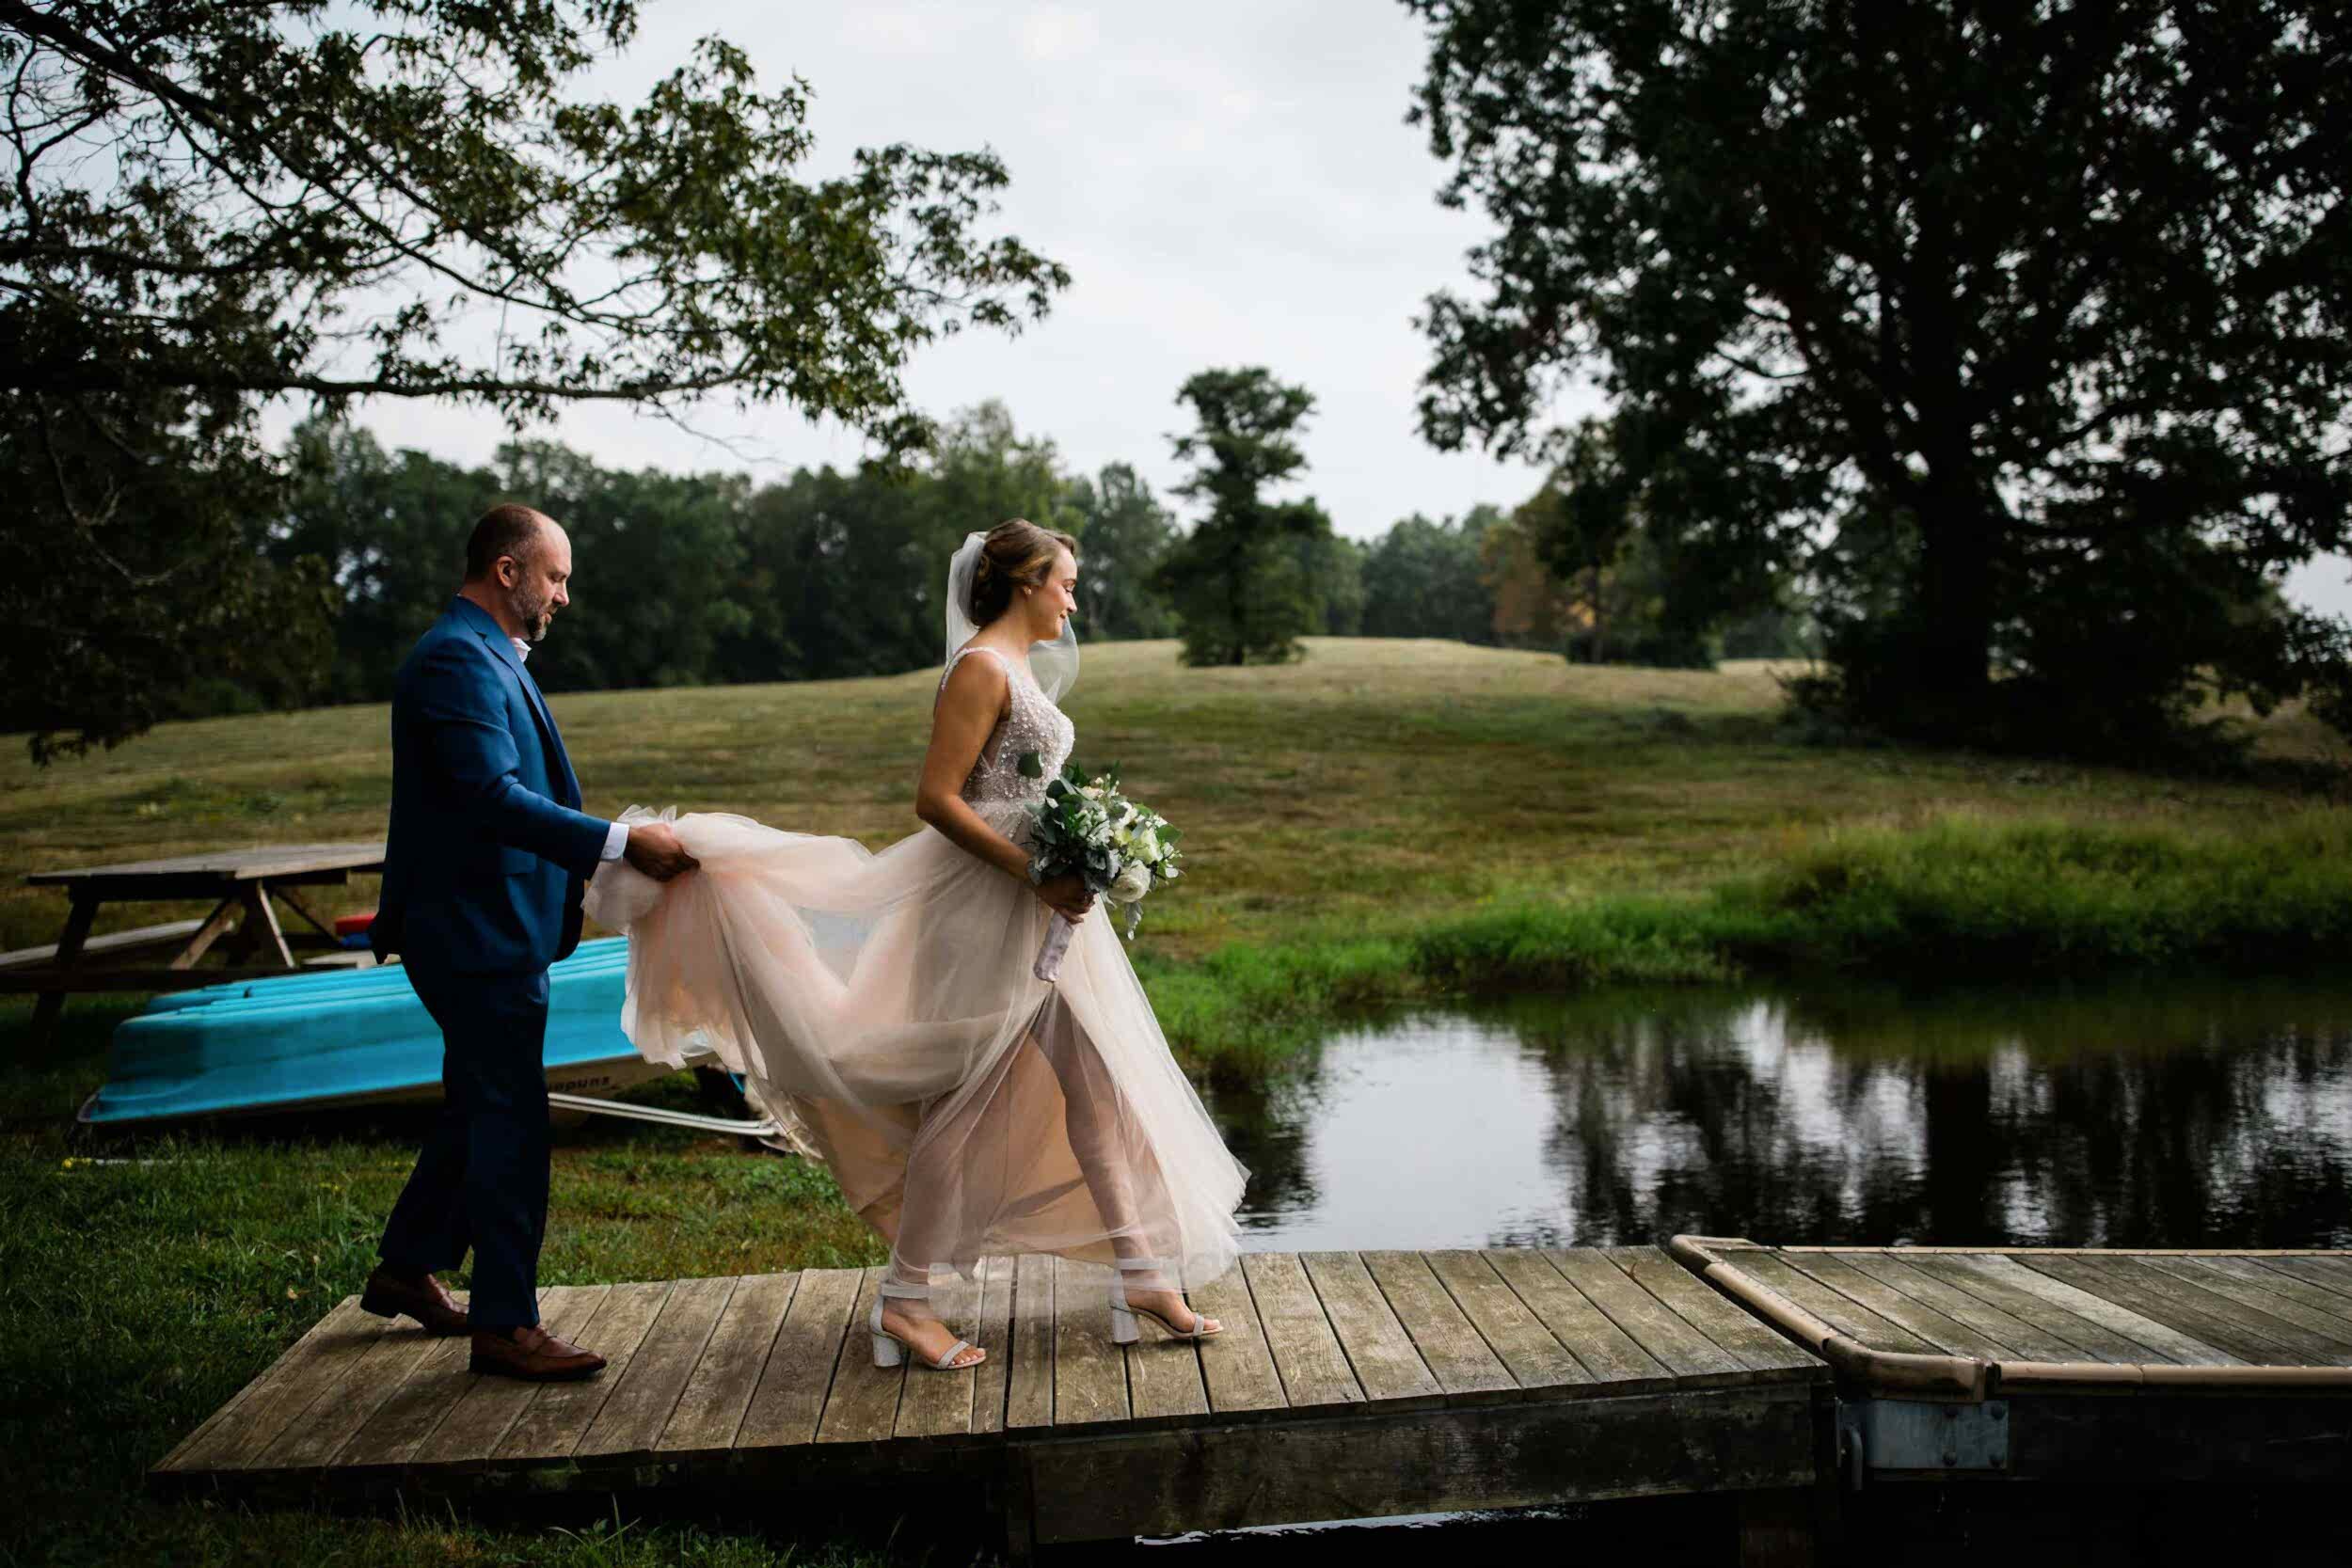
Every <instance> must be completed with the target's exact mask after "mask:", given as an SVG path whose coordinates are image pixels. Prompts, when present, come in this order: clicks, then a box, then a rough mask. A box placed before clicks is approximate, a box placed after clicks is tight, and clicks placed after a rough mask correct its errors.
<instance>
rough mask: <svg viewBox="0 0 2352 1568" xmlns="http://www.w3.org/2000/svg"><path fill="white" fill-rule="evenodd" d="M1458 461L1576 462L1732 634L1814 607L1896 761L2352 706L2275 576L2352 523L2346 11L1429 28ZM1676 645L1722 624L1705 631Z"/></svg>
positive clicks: (2203, 3) (1968, 3)
mask: <svg viewBox="0 0 2352 1568" xmlns="http://www.w3.org/2000/svg"><path fill="white" fill-rule="evenodd" d="M1406 4H1407V5H1408V7H1409V8H1411V9H1412V10H1413V11H1414V12H1415V13H1417V14H1418V15H1419V16H1420V17H1421V18H1422V20H1423V21H1424V22H1425V24H1426V25H1427V28H1428V33H1429V40H1430V55H1429V63H1428V72H1427V76H1426V79H1425V81H1424V83H1423V85H1422V89H1421V93H1420V98H1419V103H1418V107H1417V110H1416V114H1417V117H1418V118H1419V119H1421V120H1422V122H1423V123H1425V125H1426V126H1427V128H1428V132H1429V135H1430V141H1431V145H1432V147H1433V148H1434V150H1436V151H1437V153H1438V156H1439V157H1440V158H1442V159H1444V160H1446V161H1448V162H1449V163H1450V164H1451V165H1452V166H1453V173H1452V176H1451V178H1450V180H1449V182H1448V183H1447V185H1446V186H1445V189H1444V193H1443V194H1444V199H1446V200H1447V201H1449V202H1451V203H1453V204H1455V205H1463V206H1474V207H1476V208H1478V209H1479V210H1481V211H1482V212H1484V213H1485V214H1486V215H1487V216H1488V217H1489V218H1491V219H1492V220H1493V221H1494V222H1495V223H1496V224H1497V225H1498V226H1499V230H1500V232H1499V233H1498V234H1497V236H1496V237H1495V238H1494V239H1493V240H1492V241H1490V242H1489V243H1487V244H1485V245H1481V246H1480V247H1478V248H1477V249H1476V250H1475V251H1474V252H1473V253H1472V255H1471V257H1470V266H1471V272H1472V275H1473V277H1474V280H1475V282H1474V287H1473V288H1472V289H1471V290H1470V292H1468V293H1463V294H1457V293H1441V294H1438V295H1437V296H1434V297H1433V298H1432V300H1431V301H1430V305H1429V309H1428V311H1427V314H1426V316H1425V317H1424V319H1423V323H1422V325H1423V327H1424V330H1425V332H1426V334H1427V336H1428V339H1429V341H1430V343H1431V346H1432V350H1433V360H1432V365H1431V369H1430V372H1429V375H1428V379H1427V383H1426V388H1425V395H1424V397H1423V400H1422V427H1423V430H1424V432H1425V434H1426V435H1427V436H1429V437H1430V438H1431V439H1432V440H1433V441H1435V442H1437V443H1438V444H1439V445H1440V446H1445V447H1456V446H1462V445H1466V444H1471V443H1480V444H1484V445H1486V446H1488V447H1490V448H1494V449H1498V450H1502V451H1514V452H1520V453H1540V454H1542V455H1545V456H1547V457H1552V458H1559V457H1562V456H1564V455H1566V454H1567V453H1568V452H1569V451H1570V450H1571V448H1572V446H1573V444H1574V440H1575V433H1574V432H1572V431H1566V430H1561V429H1558V428H1556V427H1554V426H1553V425H1552V424H1551V422H1550V409H1551V407H1552V405H1553V404H1554V401H1555V399H1556V398H1557V396H1558V395H1559V394H1560V393H1561V392H1562V391H1563V390H1564V389H1565V388H1567V387H1568V386H1569V385H1571V384H1572V383H1574V382H1576V381H1578V380H1579V379H1589V380H1591V381H1592V382H1594V383H1597V385H1598V387H1599V388H1601V389H1602V390H1603V391H1604V392H1605V393H1606V394H1607V395H1608V397H1609V398H1610V399H1611V401H1612V404H1613V412H1612V414H1611V415H1610V417H1609V419H1608V420H1607V424H1608V429H1607V430H1606V432H1605V433H1604V434H1605V435H1606V437H1607V439H1606V441H1605V443H1603V445H1602V448H1601V450H1602V451H1603V452H1604V454H1605V457H1606V459H1607V463H1608V464H1609V465H1610V466H1611V467H1610V468H1609V470H1608V471H1606V472H1603V473H1599V474H1597V475H1592V476H1587V477H1588V480H1589V482H1590V483H1592V484H1594V485H1595V486H1597V492H1598V493H1599V494H1601V495H1602V496H1604V497H1613V504H1614V505H1617V506H1618V507H1620V508H1621V509H1622V508H1633V509H1634V510H1633V511H1632V512H1630V513H1629V515H1633V516H1635V517H1637V518H1638V520H1639V525H1640V526H1641V527H1642V528H1643V529H1645V530H1646V531H1650V532H1651V534H1652V535H1653V542H1654V544H1655V546H1656V547H1655V550H1654V555H1655V559H1656V560H1657V561H1658V562H1660V564H1661V567H1662V569H1663V570H1664V572H1665V574H1666V579H1667V591H1668V593H1669V594H1670V596H1680V597H1683V598H1685V599H1700V600H1708V599H1711V602H1709V603H1708V604H1706V605H1704V606H1703V607H1702V608H1703V609H1704V610H1707V611H1708V616H1717V615H1727V614H1730V613H1733V612H1735V611H1736V610H1738V609H1739V602H1738V601H1739V600H1740V598H1741V597H1743V596H1747V595H1751V594H1765V593H1767V592H1769V591H1770V589H1771V586H1772V584H1773V583H1774V582H1776V581H1777V580H1779V578H1780V576H1781V574H1782V573H1783V572H1785V571H1786V570H1787V569H1788V568H1789V567H1791V566H1792V565H1794V566H1802V567H1804V569H1806V570H1808V571H1810V572H1811V573H1813V574H1814V576H1815V578H1816V580H1817V583H1818V585H1819V587H1820V590H1821V591H1822V594H1823V596H1824V600H1825V612H1826V614H1825V618H1826V620H1827V623H1828V626H1829V630H1830V654H1831V657H1832V658H1833V660H1834V662H1835V664H1836V670H1837V680H1836V682H1835V683H1833V689H1831V690H1830V691H1829V692H1827V693H1826V694H1825V699H1824V700H1830V701H1836V702H1839V703H1843V704H1845V705H1848V706H1849V707H1850V708H1851V709H1852V710H1853V711H1854V712H1855V714H1856V715H1857V716H1858V717H1861V718H1863V719H1865V720H1866V721H1869V722H1871V723H1873V724H1876V725H1879V726H1881V727H1883V728H1887V729H1892V730H1909V731H1913V732H1915V733H1922V734H1931V735H1937V736H1951V737H1958V738H1970V739H1984V740H2013V741H2019V742H2023V743H2028V744H2043V743H2053V744H2067V745H2079V744H2092V745H2104V746H2107V747H2109V748H2113V749H2130V748H2137V747H2141V746H2145V745H2149V744H2153V743H2155V742H2156V741H2157V740H2158V739H2159V738H2161V737H2163V736H2169V735H2173V734H2176V733H2177V731H2178V730H2179V728H2180V726H2181V724H2182V722H2183V721H2184V720H2185V716H2186V715H2187V713H2188V712H2189V710H2190V707H2191V705H2193V703H2194V702H2195V700H2197V699H2198V698H2199V697H2200V696H2201V695H2204V694H2207V693H2209V692H2212V691H2215V690H2218V691H2220V692H2224V693H2227V692H2232V691H2236V692H2244V693H2247V694H2249V695H2250V696H2251V697H2252V698H2253V699H2254V700H2255V702H2256V704H2257V705H2267V704H2268V703H2270V702H2272V701H2275V700H2277V699H2279V698H2281V697H2284V696H2288V695H2291V694H2294V693H2296V692H2298V691H2307V690H2309V691H2315V692H2316V693H2317V694H2318V695H2319V696H2320V697H2321V698H2322V699H2323V702H2322V706H2323V710H2324V711H2332V712H2334V713H2336V714H2337V715H2338V716H2339V717H2342V716H2344V715H2345V714H2346V713H2347V712H2352V709H2347V707H2346V706H2345V704H2346V700H2347V697H2352V681H2348V680H2347V663H2346V651H2347V628H2346V627H2345V626H2344V625H2343V624H2341V623H2334V622H2323V621H2320V620H2317V619H2314V618H2312V617H2310V616H2306V615H2300V614H2297V613H2295V612H2293V611H2291V610H2287V609H2285V608H2284V606H2283V605H2282V604H2281V603H2280V601H2279V600H2278V598H2277V595H2276V592H2275V585H2276V583H2277V581H2278V579H2279V578H2280V575H2281V574H2282V573H2283V571H2284V569H2285V568H2286V567H2287V566H2289V565H2291V564H2293V563H2295V562H2300V561H2303V560H2305V559H2307V558H2309V557H2310V556H2311V555H2312V554H2313V553H2314V552H2317V551H2321V550H2330V549H2336V548H2340V547H2341V546H2343V545H2344V538H2345V531H2346V528H2347V516H2348V515H2352V456H2348V455H2347V441H2346V431H2345V422H2344V413H2345V408H2346V398H2347V393H2348V392H2352V349H2348V348H2347V339H2346V331H2345V329H2346V327H2347V325H2352V321H2347V316H2352V245H2348V244H2347V241H2348V240H2352V214H2347V211H2346V207H2345V201H2344V198H2345V194H2346V193H2345V184H2346V182H2347V180H2348V179H2352V160H2348V159H2346V157H2345V156H2344V149H2345V147H2346V145H2347V129H2348V128H2352V72H2346V71H2344V69H2343V62H2344V59H2345V57H2346V51H2347V48H2348V47H2352V13H2346V12H2344V10H2343V9H2342V8H2336V7H2322V6H2317V5H2310V4H2295V3H2289V0H2232V3H2229V4H2221V3H2218V0H2195V3H2176V0H2102V3H2097V4H2069V3H2060V0H2010V3H2005V4H1999V5H1984V4H1979V3H1975V0H1934V3H1924V4H1915V5H1901V6H1889V5H1883V4H1877V3H1874V0H1728V3H1725V4H1715V5H1707V6H1698V5H1692V4H1689V3H1687V0H1559V3H1557V4H1552V5H1547V6H1540V7H1528V6H1523V5H1518V4H1515V3H1512V0H1406ZM1679 618H1681V619H1685V620H1686V621H1687V620H1691V619H1694V618H1707V617H1698V616H1683V617H1679Z"/></svg>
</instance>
